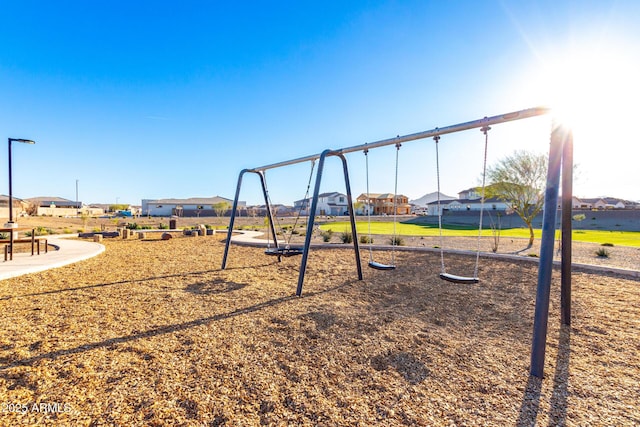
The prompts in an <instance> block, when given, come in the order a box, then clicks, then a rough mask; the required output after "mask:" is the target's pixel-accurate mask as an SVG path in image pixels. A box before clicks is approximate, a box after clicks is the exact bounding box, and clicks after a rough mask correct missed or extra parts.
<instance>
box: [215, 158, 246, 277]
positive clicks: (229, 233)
mask: <svg viewBox="0 0 640 427" xmlns="http://www.w3.org/2000/svg"><path fill="white" fill-rule="evenodd" d="M247 172H249V169H242V170H241V171H240V175H238V185H236V195H235V198H234V199H233V208H232V209H231V218H229V226H228V227H227V241H226V242H225V244H224V255H223V256H222V266H221V267H220V268H221V269H222V270H224V269H225V268H226V267H227V255H229V245H230V244H231V236H232V234H233V223H234V222H235V219H236V208H237V207H238V199H239V197H240V187H241V186H242V177H243V176H244V174H245V173H247Z"/></svg>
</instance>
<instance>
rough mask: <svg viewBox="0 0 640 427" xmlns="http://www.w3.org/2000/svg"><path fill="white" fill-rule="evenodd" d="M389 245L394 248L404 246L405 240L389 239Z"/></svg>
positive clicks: (400, 238)
mask: <svg viewBox="0 0 640 427" xmlns="http://www.w3.org/2000/svg"><path fill="white" fill-rule="evenodd" d="M389 244H390V245H392V246H404V239H403V238H402V237H400V236H393V237H392V238H390V239H389Z"/></svg>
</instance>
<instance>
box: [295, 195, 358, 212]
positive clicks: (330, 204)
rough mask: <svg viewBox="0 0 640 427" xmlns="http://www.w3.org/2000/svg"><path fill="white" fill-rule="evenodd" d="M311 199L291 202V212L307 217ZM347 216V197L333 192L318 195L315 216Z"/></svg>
mask: <svg viewBox="0 0 640 427" xmlns="http://www.w3.org/2000/svg"><path fill="white" fill-rule="evenodd" d="M311 202H312V200H311V198H308V199H301V200H296V201H295V202H293V210H294V211H295V212H296V213H297V212H300V215H305V216H306V215H309V210H310V209H311ZM348 214H349V203H348V202H347V195H346V194H343V193H338V192H337V191H333V192H330V193H322V194H318V205H317V207H316V215H331V216H340V215H348Z"/></svg>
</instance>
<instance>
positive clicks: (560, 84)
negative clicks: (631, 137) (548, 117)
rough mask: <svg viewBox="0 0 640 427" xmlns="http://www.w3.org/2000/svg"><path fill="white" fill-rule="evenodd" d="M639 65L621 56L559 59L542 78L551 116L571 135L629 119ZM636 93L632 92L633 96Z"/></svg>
mask: <svg viewBox="0 0 640 427" xmlns="http://www.w3.org/2000/svg"><path fill="white" fill-rule="evenodd" d="M637 68H638V64H631V63H629V61H628V59H627V58H625V57H624V56H621V55H614V54H613V53H609V54H607V55H594V54H582V55H573V56H571V55H570V56H567V57H564V58H561V59H560V60H558V61H555V62H554V63H553V64H550V65H548V66H547V69H546V70H544V71H543V73H542V75H541V77H542V79H541V83H542V86H543V87H542V88H541V89H542V91H543V93H546V95H547V99H548V100H549V104H548V105H550V106H551V108H552V109H553V112H554V116H555V117H556V118H557V119H559V120H560V121H562V122H563V123H565V124H567V125H569V126H571V127H572V128H573V129H574V132H579V133H589V132H590V131H594V132H596V133H599V132H598V129H599V128H605V127H606V128H609V130H611V127H612V126H613V125H614V124H615V125H616V126H618V125H619V124H620V121H621V120H622V121H624V120H629V119H631V113H632V111H633V106H634V104H635V103H636V102H637V96H638V93H637V92H638V83H637V78H636V77H635V76H634V75H633V74H634V73H633V71H632V70H634V69H637ZM634 92H635V93H634Z"/></svg>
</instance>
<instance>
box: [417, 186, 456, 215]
mask: <svg viewBox="0 0 640 427" xmlns="http://www.w3.org/2000/svg"><path fill="white" fill-rule="evenodd" d="M438 199H440V203H442V202H447V201H449V200H455V197H452V196H447V195H446V194H444V193H440V194H439V197H438V192H437V191H434V192H432V193H427V194H425V195H424V196H422V197H420V198H418V199H415V200H409V203H410V204H411V213H412V214H416V215H429V204H430V203H433V202H437V201H438Z"/></svg>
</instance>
